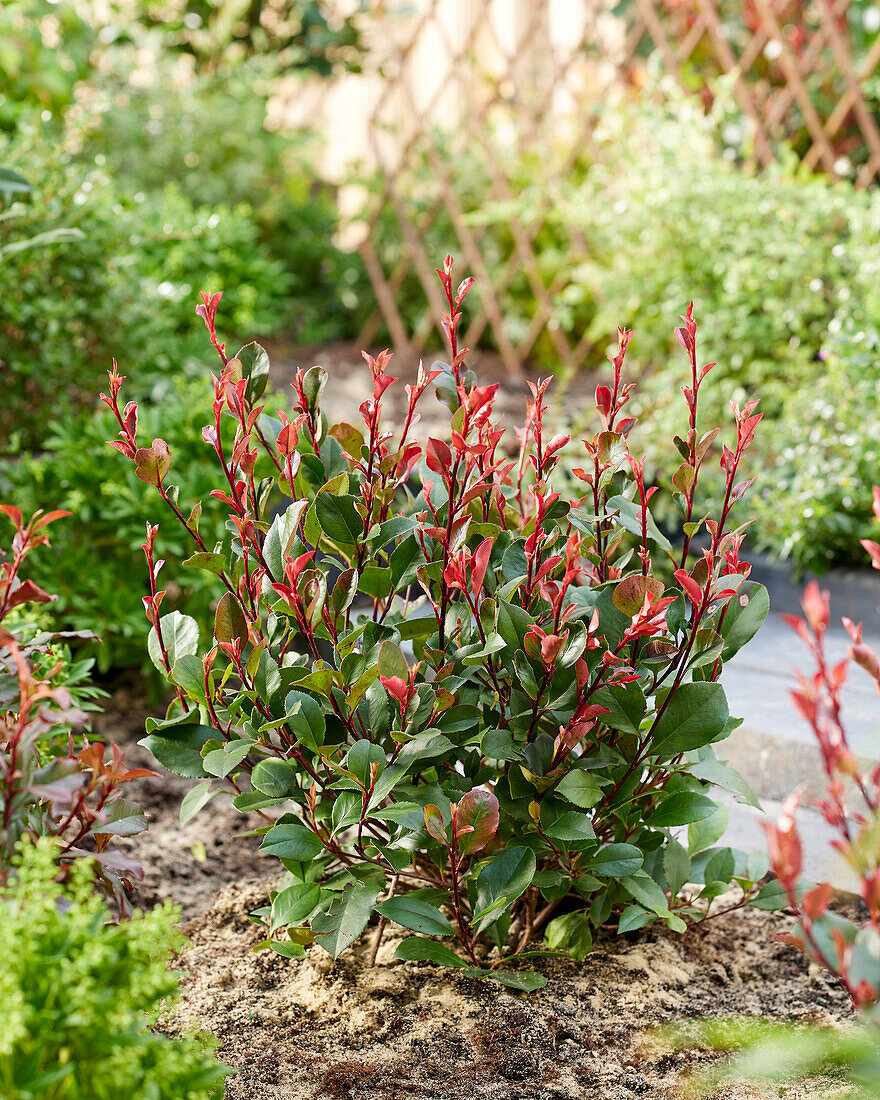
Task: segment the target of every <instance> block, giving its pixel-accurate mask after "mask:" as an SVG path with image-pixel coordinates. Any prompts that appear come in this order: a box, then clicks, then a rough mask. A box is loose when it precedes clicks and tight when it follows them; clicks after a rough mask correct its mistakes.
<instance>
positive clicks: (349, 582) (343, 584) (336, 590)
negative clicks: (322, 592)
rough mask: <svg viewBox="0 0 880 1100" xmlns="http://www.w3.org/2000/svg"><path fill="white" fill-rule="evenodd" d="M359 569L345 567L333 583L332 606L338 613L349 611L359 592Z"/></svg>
mask: <svg viewBox="0 0 880 1100" xmlns="http://www.w3.org/2000/svg"><path fill="white" fill-rule="evenodd" d="M357 587H358V571H357V570H356V569H343V571H342V572H341V573H340V574H339V577H338V578H337V580H336V584H334V585H333V593H332V595H331V597H330V606H331V607H332V608H333V610H334V611H335V612H336V614H337V615H341V614H342V613H343V611H347V610H348V608H349V607H350V606H351V602H352V600H353V599H354V597H355V595H356V593H357Z"/></svg>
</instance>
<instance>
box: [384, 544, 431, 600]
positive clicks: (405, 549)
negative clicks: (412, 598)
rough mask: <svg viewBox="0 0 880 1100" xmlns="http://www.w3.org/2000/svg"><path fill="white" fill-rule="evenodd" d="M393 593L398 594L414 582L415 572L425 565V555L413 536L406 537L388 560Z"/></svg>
mask: <svg viewBox="0 0 880 1100" xmlns="http://www.w3.org/2000/svg"><path fill="white" fill-rule="evenodd" d="M388 564H389V566H390V567H391V581H392V585H393V587H394V591H395V592H400V591H401V590H402V589H404V588H406V587H407V586H408V585H410V584H413V582H414V581H415V580H416V572H417V570H418V568H419V566H420V565H424V564H425V555H424V553H423V551H422V548H421V546H420V545H419V543H418V540H417V539H416V537H415V536H414V535H408V536H407V537H406V538H405V539H404V540H403V541H402V542H401V543H400V545H399V546H397V547H396V548H395V549H394V551H393V552H392V554H391V557H390V558H389V559H388Z"/></svg>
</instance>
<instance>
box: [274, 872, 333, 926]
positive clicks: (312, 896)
mask: <svg viewBox="0 0 880 1100" xmlns="http://www.w3.org/2000/svg"><path fill="white" fill-rule="evenodd" d="M321 895H322V891H321V888H320V886H318V885H316V884H315V883H313V882H295V883H293V885H292V886H287V887H285V889H284V890H280V891H279V892H278V893H277V894H276V895H275V897H274V898H273V899H272V913H271V916H270V918H269V929H270V931H272V932H277V930H278V929H279V928H287V927H288V926H290V925H293V926H298V925H302V924H305V922H306V921H307V920H308V919H309V917H311V916H312V914H313V913H314V912H315V910H316V909H317V908H318V906H319V904H320V902H321Z"/></svg>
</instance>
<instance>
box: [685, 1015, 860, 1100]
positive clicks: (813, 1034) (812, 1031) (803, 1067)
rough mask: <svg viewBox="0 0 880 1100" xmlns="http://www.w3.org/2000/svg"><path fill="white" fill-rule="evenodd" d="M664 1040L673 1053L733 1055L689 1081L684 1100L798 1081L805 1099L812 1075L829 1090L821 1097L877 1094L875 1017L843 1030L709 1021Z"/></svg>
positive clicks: (851, 1099)
mask: <svg viewBox="0 0 880 1100" xmlns="http://www.w3.org/2000/svg"><path fill="white" fill-rule="evenodd" d="M667 1038H670V1039H671V1043H672V1046H673V1047H674V1049H676V1050H692V1049H694V1048H704V1049H708V1050H715V1051H730V1052H733V1054H732V1056H731V1057H730V1058H728V1059H726V1060H725V1061H724V1062H722V1063H721V1064H720V1065H717V1066H714V1067H713V1068H712V1069H709V1070H704V1071H703V1072H701V1073H698V1074H696V1075H695V1076H694V1077H693V1078H691V1079H690V1080H689V1081H688V1082H687V1083H686V1085H685V1086H684V1089H683V1092H682V1095H683V1097H684V1098H685V1100H698V1098H700V1100H702V1098H703V1097H710V1096H717V1095H718V1094H719V1093H720V1092H722V1091H724V1090H726V1089H727V1088H731V1087H733V1088H741V1087H743V1086H744V1085H747V1084H749V1085H751V1084H769V1085H775V1086H776V1087H777V1088H781V1087H782V1086H789V1087H790V1086H792V1085H796V1084H797V1083H798V1082H804V1083H806V1085H807V1087H808V1091H807V1095H818V1093H815V1092H814V1088H815V1086H816V1084H817V1082H816V1081H815V1078H817V1077H822V1078H824V1079H825V1080H823V1082H822V1084H824V1085H825V1086H826V1087H827V1088H830V1089H833V1090H834V1091H833V1093H831V1092H829V1093H827V1095H834V1096H840V1097H846V1100H875V1098H876V1097H877V1095H878V1092H880V1025H878V1023H877V1021H876V1019H874V1020H872V1019H866V1020H864V1021H863V1022H861V1023H859V1024H858V1025H857V1026H855V1027H848V1028H846V1029H842V1028H832V1027H816V1026H812V1027H811V1026H806V1027H805V1026H803V1025H801V1026H798V1025H796V1024H788V1023H771V1022H769V1021H766V1020H755V1019H753V1018H748V1017H744V1018H739V1019H731V1020H710V1021H699V1022H695V1023H692V1024H689V1025H688V1026H687V1027H681V1028H679V1029H677V1030H676V1031H674V1032H671V1033H668V1034H667ZM811 1078H812V1079H813V1080H812V1081H811V1080H810V1079H811ZM786 1091H787V1089H786ZM780 1095H782V1093H780ZM823 1095H826V1094H823Z"/></svg>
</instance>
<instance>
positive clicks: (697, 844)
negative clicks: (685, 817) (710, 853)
mask: <svg viewBox="0 0 880 1100" xmlns="http://www.w3.org/2000/svg"><path fill="white" fill-rule="evenodd" d="M726 828H727V807H726V806H721V805H716V806H715V812H714V813H713V814H712V815H711V816H710V817H705V818H703V819H702V820H700V821H695V822H694V823H693V824H692V825H691V826H690V827H689V828H688V851H689V852H690V854H691V855H694V853H695V852H702V851H704V850H705V849H706V848H711V847H712V845H713V844H715V842H716V841H718V840H720V839H721V837H722V836H724V831H725V829H726Z"/></svg>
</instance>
